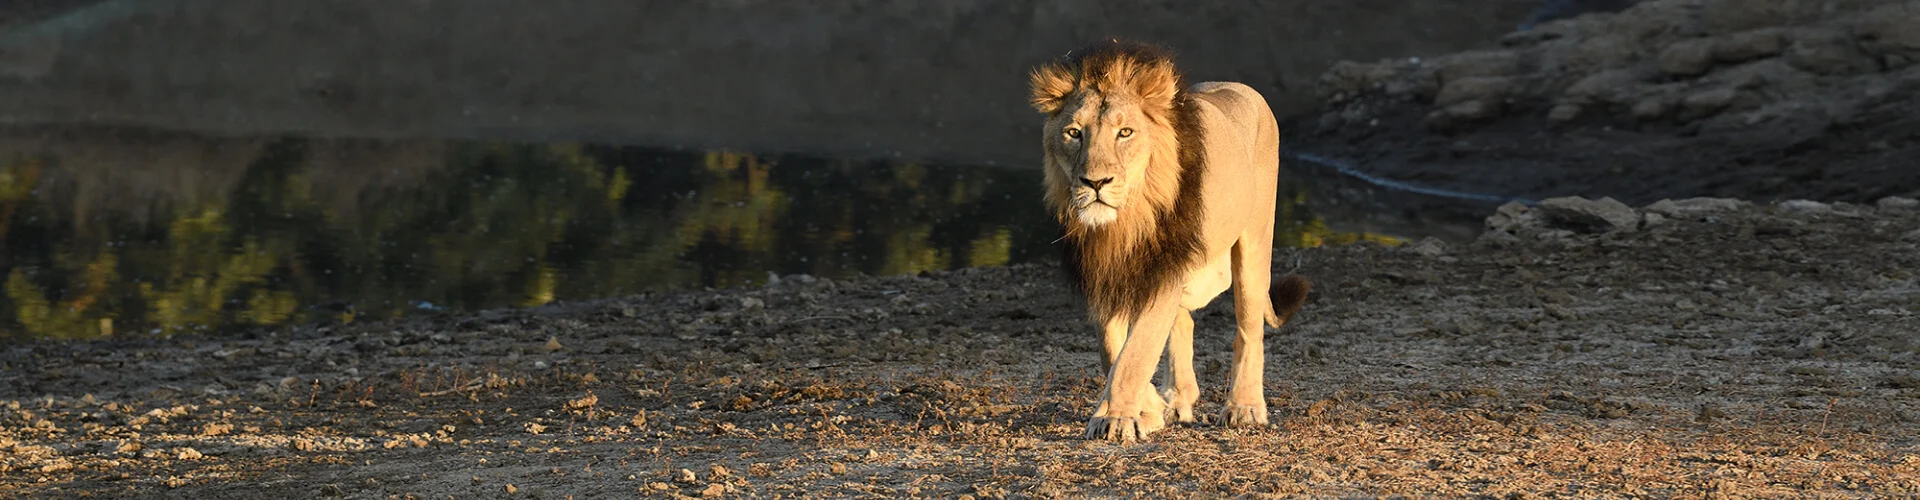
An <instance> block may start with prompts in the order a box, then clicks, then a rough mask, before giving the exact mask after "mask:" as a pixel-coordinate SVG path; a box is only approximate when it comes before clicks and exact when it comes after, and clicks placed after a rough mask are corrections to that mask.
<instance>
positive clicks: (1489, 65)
mask: <svg viewBox="0 0 1920 500" xmlns="http://www.w3.org/2000/svg"><path fill="white" fill-rule="evenodd" d="M1433 66H1434V73H1435V75H1436V76H1438V77H1439V78H1440V80H1441V81H1444V82H1452V81H1455V80H1459V79H1462V78H1474V77H1488V76H1508V75H1512V74H1515V73H1517V72H1519V71H1520V54H1519V53H1517V52H1514V51H1511V50H1478V51H1470V52H1461V53H1458V54H1452V55H1447V56H1442V57H1440V58H1438V59H1435V60H1434V61H1433Z"/></svg>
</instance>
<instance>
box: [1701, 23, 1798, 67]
mask: <svg viewBox="0 0 1920 500" xmlns="http://www.w3.org/2000/svg"><path fill="white" fill-rule="evenodd" d="M1786 47H1787V37H1786V35H1785V34H1784V33H1781V31H1780V30H1779V29H1763V30H1754V31H1748V32H1743V33H1735V34H1733V35H1730V36H1727V37H1726V38H1722V39H1719V40H1717V41H1715V42H1714V44H1713V59H1714V60H1716V61H1719V62H1723V63H1738V62H1745V61H1751V60H1754V59H1759V58H1762V57H1771V56H1773V55H1776V54H1779V53H1780V51H1782V50H1785V49H1786Z"/></svg>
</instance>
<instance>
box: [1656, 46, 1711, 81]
mask: <svg viewBox="0 0 1920 500" xmlns="http://www.w3.org/2000/svg"><path fill="white" fill-rule="evenodd" d="M1655 64H1656V65H1657V66H1659V68H1660V71H1661V72H1662V73H1666V74H1669V75H1677V76H1694V75H1699V74H1701V73H1706V72H1707V70H1708V69H1712V68H1713V42H1712V41H1711V40H1684V41H1681V42H1679V43H1675V44H1673V45H1672V46H1669V47H1667V48H1666V49H1664V50H1661V51H1660V55H1659V56H1658V57H1657V58H1656V59H1655Z"/></svg>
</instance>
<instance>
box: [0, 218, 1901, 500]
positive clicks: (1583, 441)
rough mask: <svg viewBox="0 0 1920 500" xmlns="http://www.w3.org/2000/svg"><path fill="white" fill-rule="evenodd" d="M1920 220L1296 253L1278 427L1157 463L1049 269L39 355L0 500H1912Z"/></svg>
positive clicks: (1647, 222)
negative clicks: (1110, 429)
mask: <svg viewBox="0 0 1920 500" xmlns="http://www.w3.org/2000/svg"><path fill="white" fill-rule="evenodd" d="M1912 205H1914V203H1912V202H1910V201H1904V200H1890V201H1887V202H1884V203H1882V204H1881V205H1879V206H1874V205H1846V204H1836V205H1822V204H1816V203H1810V202H1796V203H1788V204H1766V205H1753V204H1742V203H1738V202H1732V201H1700V202H1691V203H1680V204H1662V205H1659V206H1654V207H1649V208H1646V209H1644V210H1639V211H1635V210H1633V209H1626V208H1625V207H1616V210H1615V211H1614V212H1612V213H1608V212H1606V211H1605V210H1604V208H1605V206H1604V205H1601V204H1585V205H1579V204H1576V205H1575V206H1574V209H1573V210H1565V211H1559V212H1548V211H1546V209H1544V208H1535V209H1532V210H1526V209H1519V208H1517V207H1507V208H1506V209H1503V211H1502V212H1501V214H1500V215H1498V216H1496V217H1493V218H1491V219H1490V221H1489V225H1490V226H1491V227H1494V229H1493V230H1490V231H1489V232H1488V233H1486V234H1485V235H1483V236H1482V237H1481V238H1480V239H1479V240H1478V241H1477V242H1475V243H1473V244H1471V245H1458V246H1451V247H1449V246H1446V245H1442V244H1439V243H1437V242H1434V241H1422V242H1417V243H1413V244H1408V245H1402V246H1398V247H1382V246H1375V245H1370V244H1360V245H1355V246H1347V247H1339V248H1316V249H1306V250H1294V251H1283V252H1281V253H1280V254H1279V255H1278V257H1277V258H1276V264H1277V267H1278V268H1280V269H1284V270H1294V271H1297V272H1300V273H1304V274H1306V275H1307V276H1310V277H1311V278H1313V279H1314V280H1316V282H1317V284H1318V287H1317V288H1316V289H1315V292H1314V294H1313V296H1312V297H1311V299H1310V301H1309V302H1308V305H1307V307H1306V309H1305V310H1304V311H1303V312H1302V313H1301V314H1300V315H1299V316H1297V317H1295V319H1294V321H1293V322H1292V323H1291V324H1289V325H1287V326H1286V327H1285V328H1283V329H1281V330H1279V331H1277V332H1275V333H1272V334H1270V336H1269V338H1268V340H1267V348H1268V353H1269V359H1270V363H1269V364H1268V370H1269V371H1268V374H1267V376H1268V384H1269V387H1268V395H1269V397H1270V398H1271V402H1270V405H1271V409H1272V411H1273V420H1274V422H1275V424H1274V425H1273V426H1272V427H1271V428H1260V429H1224V428H1216V427H1212V426H1207V425H1198V426H1180V427H1173V428H1170V429H1167V430H1165V431H1162V432H1160V433H1157V434H1155V435H1154V436H1152V439H1151V440H1150V441H1148V442H1145V443H1139V444H1131V445H1117V444H1110V443H1105V442H1092V441H1087V440H1084V439H1081V437H1080V435H1081V432H1082V429H1083V425H1084V423H1085V420H1086V417H1087V415H1088V413H1089V412H1090V411H1091V410H1092V407H1093V402H1094V397H1095V392H1096V391H1097V390H1098V389H1099V383H1098V378H1097V377H1098V375H1099V374H1098V373H1096V368H1095V367H1096V366H1098V364H1099V363H1098V361H1097V359H1096V354H1095V353H1096V352H1097V350H1098V340H1097V337H1098V336H1097V334H1096V333H1095V332H1094V330H1093V329H1092V328H1091V327H1089V326H1087V325H1085V324H1083V323H1082V322H1080V321H1078V320H1077V318H1080V317H1081V313H1080V312H1079V310H1078V309H1077V308H1076V306H1075V305H1074V303H1073V301H1072V299H1071V298H1070V296H1069V295H1068V294H1067V292H1066V291H1065V290H1064V289H1063V288H1062V287H1061V286H1060V282H1059V280H1058V279H1057V275H1056V274H1055V271H1054V270H1053V269H1052V268H1050V267H1046V266H1018V267H1011V268H987V269H971V270H964V271H958V272H953V273H941V274H932V275H923V276H917V277H916V276H903V277H889V278H857V279H847V280H839V281H830V280H826V279H811V278H807V277H800V276H789V277H785V278H784V279H781V280H780V281H778V282H776V283H772V284H769V285H767V286H764V287H756V288H742V289H726V290H707V291H690V292H683V293H668V294H656V295H647V296H639V297H630V298H623V299H609V300H604V301H594V302H581V303H569V304H561V305H552V306H547V307H542V308H539V309H531V310H507V311H495V312H487V313H481V314H475V315H466V316H448V317H437V318H433V317H429V318H418V319H414V320H408V321H403V322H398V323H382V324H351V325H335V326H331V327H316V326H306V327H295V328H287V329H279V330H267V331H260V332H257V333H256V335H257V336H256V337H254V338H245V339H214V338H174V339H151V340H139V339H127V340H115V341H108V342H97V343H68V344H51V343H49V344H38V345H30V346H15V347H11V348H8V349H7V350H5V351H4V353H0V496H6V497H45V498H56V497H57V498H84V497H113V498H147V497H182V498H223V497H230V498H314V497H346V498H446V497H457V498H506V497H512V498H600V497H614V498H625V497H632V496H636V495H637V496H648V497H651V496H694V497H728V498H733V497H755V498H774V497H822V496H827V497H942V498H955V497H958V498H967V497H972V498H1000V497H1060V496H1067V497H1083V496H1092V497H1125V496H1134V495H1145V496H1150V497H1208V498H1215V497H1223V496H1260V497H1265V496H1289V497H1291V496H1308V497H1333V496H1339V497H1347V496H1366V497H1372V496H1391V495H1399V494H1405V495H1411V496H1445V497H1497V498H1522V497H1542V496H1544V497H1579V498H1593V497H1659V498H1670V497H1671V498H1699V497H1747V496H1755V497H1783V496H1791V497H1801V496H1811V497H1837V498H1863V497H1875V498H1880V497H1912V496H1915V495H1920V451H1916V445H1917V444H1920V355H1917V354H1916V352H1917V351H1920V336H1917V335H1916V332H1920V316H1916V312H1920V281H1917V280H1920V276H1916V275H1915V270H1916V269H1920V208H1915V207H1913V206H1912ZM1581 207H1586V209H1593V210H1591V211H1588V212H1582V211H1581V210H1584V209H1582V208H1581ZM1594 207H1599V208H1597V209H1596V208H1594ZM1620 210H1625V212H1620ZM1596 214H1597V215H1599V217H1598V218H1595V217H1589V216H1591V215H1596ZM1608 224H1614V225H1613V226H1609V225H1608ZM1609 227H1611V228H1613V229H1614V230H1612V231H1607V230H1606V229H1605V228H1609ZM1220 302H1221V303H1216V304H1215V305H1214V306H1213V307H1210V308H1208V309H1205V310H1202V311H1199V312H1197V318H1198V323H1199V335H1198V340H1197V341H1198V351H1199V352H1200V354H1199V356H1200V359H1199V360H1198V361H1197V363H1196V366H1198V367H1199V369H1200V371H1201V376H1202V383H1203V387H1204V388H1205V390H1207V391H1208V394H1207V395H1206V396H1205V397H1204V398H1203V399H1202V402H1201V407H1200V408H1199V409H1200V411H1201V412H1203V413H1204V412H1210V411H1217V409H1218V405H1219V401H1220V400H1221V396H1222V394H1221V387H1220V382H1221V381H1222V379H1223V378H1224V375H1225V373H1224V370H1223V368H1224V367H1225V363H1226V362H1227V359H1228V358H1227V354H1226V353H1227V350H1228V347H1227V340H1226V339H1227V335H1228V333H1229V332H1230V331H1231V328H1232V327H1231V321H1232V320H1231V312H1230V307H1231V306H1230V302H1231V301H1220Z"/></svg>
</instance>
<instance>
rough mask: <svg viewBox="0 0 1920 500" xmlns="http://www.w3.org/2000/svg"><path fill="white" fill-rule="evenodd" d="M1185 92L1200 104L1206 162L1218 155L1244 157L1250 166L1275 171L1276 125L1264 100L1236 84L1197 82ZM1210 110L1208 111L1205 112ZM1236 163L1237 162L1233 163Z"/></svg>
mask: <svg viewBox="0 0 1920 500" xmlns="http://www.w3.org/2000/svg"><path fill="white" fill-rule="evenodd" d="M1187 92H1188V93H1189V94H1192V95H1193V96H1194V97H1197V98H1199V99H1200V102H1202V103H1203V105H1202V106H1201V108H1202V112H1201V113H1200V125H1201V127H1200V128H1201V130H1202V132H1201V133H1202V134H1204V135H1205V136H1206V141H1205V143H1206V144H1207V150H1208V156H1209V163H1213V162H1214V161H1215V160H1223V159H1227V158H1219V156H1222V155H1224V156H1229V157H1235V156H1239V155H1247V157H1246V158H1244V159H1246V160H1252V161H1250V162H1248V164H1250V166H1255V167H1256V168H1260V169H1262V170H1277V169H1278V168H1279V164H1280V124H1279V123H1278V122H1277V121H1276V119H1275V118H1274V116H1273V109H1272V108H1270V107H1268V106H1267V99H1266V97H1264V96H1261V95H1260V92H1259V91H1257V90H1254V89H1253V87H1248V86H1247V85H1245V84H1242V83H1239V82H1200V83H1196V84H1193V85H1192V86H1189V87H1187ZM1209 108H1210V109H1209ZM1236 163H1238V162H1236Z"/></svg>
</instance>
